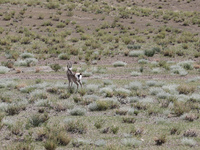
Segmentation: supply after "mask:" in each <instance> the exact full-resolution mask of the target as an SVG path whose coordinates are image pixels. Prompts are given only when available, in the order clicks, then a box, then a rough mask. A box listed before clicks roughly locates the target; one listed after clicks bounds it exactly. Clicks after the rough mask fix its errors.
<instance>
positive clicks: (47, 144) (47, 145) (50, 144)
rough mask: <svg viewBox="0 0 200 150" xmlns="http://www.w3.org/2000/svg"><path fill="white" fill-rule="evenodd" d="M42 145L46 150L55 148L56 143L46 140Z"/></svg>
mask: <svg viewBox="0 0 200 150" xmlns="http://www.w3.org/2000/svg"><path fill="white" fill-rule="evenodd" d="M44 147H45V149H46V150H55V149H56V148H57V143H56V141H54V140H47V141H46V142H45V143H44Z"/></svg>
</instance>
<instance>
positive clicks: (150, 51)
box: [144, 49, 155, 57]
mask: <svg viewBox="0 0 200 150" xmlns="http://www.w3.org/2000/svg"><path fill="white" fill-rule="evenodd" d="M144 54H145V55H146V56H148V57H153V55H154V54H155V50H154V49H149V50H145V51H144Z"/></svg>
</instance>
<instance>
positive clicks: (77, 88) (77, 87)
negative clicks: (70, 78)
mask: <svg viewBox="0 0 200 150" xmlns="http://www.w3.org/2000/svg"><path fill="white" fill-rule="evenodd" d="M74 83H75V84H76V85H77V89H76V92H77V91H78V82H77V81H76V82H74Z"/></svg>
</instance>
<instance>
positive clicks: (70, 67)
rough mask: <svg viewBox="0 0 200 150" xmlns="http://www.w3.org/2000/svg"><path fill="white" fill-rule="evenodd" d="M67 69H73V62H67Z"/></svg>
mask: <svg viewBox="0 0 200 150" xmlns="http://www.w3.org/2000/svg"><path fill="white" fill-rule="evenodd" d="M67 69H69V70H72V62H71V61H69V62H67Z"/></svg>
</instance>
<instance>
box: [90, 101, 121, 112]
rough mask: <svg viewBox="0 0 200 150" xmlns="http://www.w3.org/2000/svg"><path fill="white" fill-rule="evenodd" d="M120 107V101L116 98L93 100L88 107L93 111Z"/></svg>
mask: <svg viewBox="0 0 200 150" xmlns="http://www.w3.org/2000/svg"><path fill="white" fill-rule="evenodd" d="M118 107H119V102H118V101H117V100H114V99H102V100H97V101H96V102H93V103H91V104H90V105H89V106H88V108H89V109H90V110H91V111H104V110H107V109H113V108H118Z"/></svg>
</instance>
